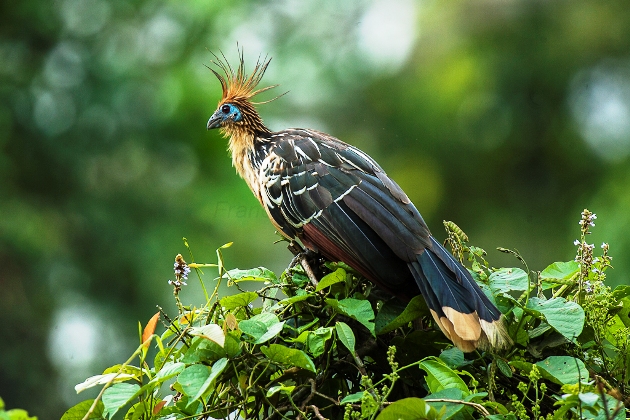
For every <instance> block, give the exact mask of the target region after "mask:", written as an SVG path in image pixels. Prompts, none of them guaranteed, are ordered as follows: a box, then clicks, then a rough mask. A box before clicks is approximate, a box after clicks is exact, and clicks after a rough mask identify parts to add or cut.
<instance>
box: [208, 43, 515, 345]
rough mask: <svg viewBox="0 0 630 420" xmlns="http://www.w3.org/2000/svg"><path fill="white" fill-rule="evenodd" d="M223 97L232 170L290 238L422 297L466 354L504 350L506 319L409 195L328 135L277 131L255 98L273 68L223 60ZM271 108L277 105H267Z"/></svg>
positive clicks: (217, 118)
mask: <svg viewBox="0 0 630 420" xmlns="http://www.w3.org/2000/svg"><path fill="white" fill-rule="evenodd" d="M215 58H216V61H213V63H214V64H215V65H216V66H217V67H218V69H217V70H218V71H216V70H214V69H212V68H210V70H212V72H213V73H214V74H215V76H216V77H217V78H218V79H219V82H220V83H221V87H222V88H223V97H222V98H221V100H220V101H219V105H218V108H217V110H216V111H215V112H214V113H213V114H212V116H211V117H210V119H209V120H208V125H207V128H208V129H212V128H220V129H221V131H222V133H223V134H224V135H225V136H226V137H228V138H229V151H230V153H231V155H232V164H233V165H234V167H235V168H236V171H237V172H238V174H239V175H240V176H241V177H242V178H243V179H245V181H246V182H247V185H248V186H249V188H250V189H251V190H252V192H253V193H254V195H255V196H256V198H257V199H258V201H260V203H261V204H262V206H263V207H264V209H265V211H266V212H267V215H268V216H269V219H270V220H271V223H273V225H274V226H275V227H276V229H277V230H278V231H279V232H280V233H281V234H282V235H284V236H285V237H287V238H289V239H291V240H294V239H296V238H297V239H299V240H300V241H301V242H302V243H303V244H304V245H305V246H306V247H307V248H309V249H311V250H314V251H317V252H319V253H321V254H323V255H324V256H325V257H326V258H328V259H329V260H331V261H343V262H345V263H346V264H348V265H349V266H351V267H352V268H354V269H355V270H357V271H358V272H359V273H361V274H362V275H363V276H365V277H366V278H368V279H369V280H371V281H372V282H373V283H375V284H376V285H377V286H379V287H380V288H381V289H384V290H385V291H387V292H389V293H391V294H393V295H395V296H398V297H401V298H407V299H409V298H410V297H413V296H415V295H418V293H421V294H422V295H423V296H424V299H425V300H426V303H427V305H428V307H429V309H430V311H431V314H432V315H433V317H434V318H435V321H436V323H437V325H438V326H439V327H440V329H441V330H442V332H443V333H444V335H446V337H448V338H449V339H450V340H451V341H452V342H453V343H454V344H455V345H456V346H457V347H459V348H460V349H461V350H463V351H465V352H471V351H473V350H475V349H476V348H478V347H480V348H489V347H493V348H503V347H506V346H508V345H509V343H510V338H509V336H508V335H507V333H506V331H505V328H504V326H503V319H502V315H501V312H499V310H498V309H497V308H496V307H495V306H494V305H493V304H492V303H491V302H490V300H489V299H488V298H487V297H486V295H485V294H484V293H483V291H482V290H481V289H480V288H479V286H478V285H477V283H475V281H474V279H473V278H472V276H471V275H470V273H469V272H468V271H467V270H466V269H465V268H464V267H463V266H462V265H461V264H460V263H459V262H458V261H457V260H456V259H455V258H454V257H453V256H452V255H451V254H450V253H449V252H448V251H446V250H445V249H444V248H443V247H442V245H441V244H440V243H439V242H438V241H437V240H435V238H434V237H433V236H431V233H430V232H429V228H428V227H427V225H426V223H425V222H424V220H423V219H422V216H421V215H420V213H419V212H418V210H416V207H415V206H414V205H413V203H412V202H411V201H410V200H409V198H408V197H407V195H406V194H405V193H404V191H403V190H402V189H401V188H400V187H399V186H398V185H397V184H396V183H395V182H394V181H393V180H392V179H391V178H389V177H388V176H387V174H386V173H385V171H384V170H383V169H382V168H381V167H380V166H379V165H378V163H376V162H375V161H374V159H372V158H371V157H370V156H368V155H367V154H366V153H364V152H362V151H361V150H359V149H357V148H356V147H353V146H351V145H349V144H346V143H344V142H342V141H340V140H338V139H336V138H335V137H332V136H330V135H328V134H325V133H322V132H319V131H316V130H309V129H300V128H292V129H287V130H282V131H271V130H270V129H269V128H267V126H266V125H265V124H264V123H263V121H262V119H261V117H260V115H259V114H258V112H257V111H256V108H255V107H254V105H259V104H261V103H263V102H259V103H257V102H253V101H252V98H253V97H254V96H256V95H258V94H259V93H261V92H264V91H266V90H268V89H271V88H273V87H275V86H269V87H265V88H262V89H256V86H257V85H258V83H259V82H260V80H261V78H262V77H263V74H264V73H265V70H266V69H267V66H268V65H269V61H270V60H267V59H265V60H262V61H260V60H259V61H258V62H257V63H256V67H255V68H254V70H253V72H252V73H251V74H249V75H248V74H246V73H245V69H244V61H243V54H242V51H241V53H240V63H239V66H238V68H237V69H236V71H234V70H233V69H232V67H231V66H230V64H229V63H228V62H227V60H226V59H225V56H223V57H222V59H221V58H219V57H217V56H216V55H215ZM267 102H269V101H267Z"/></svg>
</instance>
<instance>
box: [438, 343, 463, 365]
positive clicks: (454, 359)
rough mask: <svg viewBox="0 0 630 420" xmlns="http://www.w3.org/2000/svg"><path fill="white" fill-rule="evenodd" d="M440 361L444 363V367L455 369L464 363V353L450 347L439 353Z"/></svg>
mask: <svg viewBox="0 0 630 420" xmlns="http://www.w3.org/2000/svg"><path fill="white" fill-rule="evenodd" d="M440 359H441V360H442V361H443V362H444V363H446V365H447V366H448V367H450V368H452V369H457V368H458V367H460V366H463V365H464V364H465V363H466V359H465V358H464V353H463V352H462V351H461V350H460V349H458V348H457V347H451V348H450V349H447V350H444V351H443V352H442V353H440Z"/></svg>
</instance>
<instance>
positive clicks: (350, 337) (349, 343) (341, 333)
mask: <svg viewBox="0 0 630 420" xmlns="http://www.w3.org/2000/svg"><path fill="white" fill-rule="evenodd" d="M335 331H337V338H339V341H341V343H342V344H343V345H344V346H346V348H347V349H348V350H349V351H350V353H352V354H354V348H355V346H356V343H357V340H356V339H355V338H354V332H353V331H352V328H350V326H349V325H348V324H346V323H345V322H341V321H338V322H337V324H335Z"/></svg>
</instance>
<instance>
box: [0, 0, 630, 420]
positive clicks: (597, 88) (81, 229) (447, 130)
mask: <svg viewBox="0 0 630 420" xmlns="http://www.w3.org/2000/svg"><path fill="white" fill-rule="evenodd" d="M0 22H1V24H0V98H1V101H0V319H1V322H0V396H2V397H3V398H4V400H5V402H6V404H7V407H8V408H14V407H22V408H26V409H28V410H29V411H30V413H31V414H34V415H38V416H39V417H40V419H56V418H59V417H60V416H61V414H62V413H63V412H64V410H65V409H67V408H68V407H69V406H71V405H72V404H74V403H76V402H77V401H79V400H82V399H85V396H84V395H80V396H79V397H81V398H79V397H77V396H76V395H75V393H74V389H73V386H74V385H75V384H76V383H78V382H81V381H82V380H84V379H85V378H86V377H87V376H90V375H94V374H98V373H101V372H102V370H103V369H104V368H106V367H108V366H110V365H112V364H114V363H120V362H122V361H124V360H126V358H127V356H128V355H129V354H130V353H131V352H132V351H133V349H134V348H135V346H136V343H137V328H138V327H137V322H138V321H141V322H142V323H143V324H144V323H146V321H147V320H148V319H149V318H150V317H151V316H152V315H153V314H154V313H155V312H156V305H158V304H159V305H161V306H162V307H164V308H165V309H166V310H167V311H171V313H172V312H173V311H174V304H173V299H172V296H171V295H172V288H171V287H170V286H169V285H168V284H167V280H169V279H171V278H173V273H172V266H173V259H174V257H175V255H176V254H177V253H180V252H181V253H182V254H184V255H185V256H186V257H187V253H186V249H185V247H184V246H183V242H182V237H184V236H185V237H187V238H188V240H189V242H190V244H191V247H192V250H193V252H194V253H195V257H196V259H197V261H199V262H215V261H216V257H215V249H216V248H217V247H218V246H220V245H222V244H224V243H226V242H230V241H234V245H233V246H232V248H230V249H228V250H226V251H225V257H226V264H227V265H228V266H229V267H230V268H235V267H239V268H249V267H254V266H259V265H265V266H267V267H269V268H271V269H273V270H274V271H277V272H280V271H281V270H282V269H283V268H284V267H286V265H287V264H288V263H289V261H290V254H289V252H288V251H287V250H286V249H285V245H283V244H277V245H273V242H274V240H276V239H277V237H276V236H275V235H274V230H273V228H272V227H271V225H270V224H269V223H268V221H267V220H266V217H265V215H264V213H263V211H262V210H261V209H259V206H258V203H257V202H256V201H255V199H254V198H253V196H252V195H251V193H250V192H249V190H248V189H247V187H246V185H245V183H244V182H243V181H241V180H240V179H239V178H238V177H237V176H236V175H235V172H234V169H233V168H232V167H231V165H230V160H229V158H228V155H227V152H226V141H225V139H223V138H221V137H220V135H219V133H218V132H216V131H213V132H207V131H206V128H205V127H206V121H207V119H208V117H209V116H210V115H211V113H212V112H213V111H214V109H215V106H216V104H217V101H218V100H219V98H220V85H219V83H218V82H217V80H216V79H215V78H214V76H213V75H212V74H211V72H210V71H209V70H207V69H206V68H205V67H204V64H210V60H211V55H210V53H209V51H214V52H218V51H219V49H220V50H222V51H223V52H224V53H225V54H226V56H227V57H228V59H230V61H231V62H232V63H234V62H235V60H236V58H237V52H236V45H237V42H238V43H239V45H240V46H242V47H243V48H244V51H245V58H246V61H247V63H249V68H250V69H251V68H252V67H253V64H254V63H255V61H256V59H257V58H258V56H259V55H260V54H262V55H263V56H264V55H265V54H269V55H270V56H271V57H273V61H272V63H271V66H270V67H269V70H268V72H267V75H266V76H265V78H264V80H263V83H265V84H266V85H267V84H275V83H279V84H281V87H280V88H278V89H276V91H277V93H282V92H283V91H287V90H288V91H289V93H288V94H287V95H285V96H283V97H282V98H281V99H278V100H277V101H274V102H272V103H270V104H267V105H263V106H261V108H260V111H261V113H262V115H263V117H264V119H265V121H266V123H267V125H268V126H269V127H270V128H272V129H277V130H279V129H283V128H288V127H296V126H297V127H309V128H315V129H319V130H322V131H326V132H329V133H330V134H332V135H335V136H336V137H338V138H340V139H342V140H344V141H346V142H350V143H352V144H354V145H356V146H358V147H360V148H362V149H363V150H365V151H366V152H368V153H369V154H371V155H372V156H373V157H374V158H376V159H377V160H378V161H379V162H380V163H381V165H382V166H383V167H384V168H385V170H386V171H388V173H389V174H390V175H391V176H392V177H393V178H394V179H396V180H397V181H398V182H399V183H400V184H401V186H402V187H403V188H404V189H405V190H406V191H407V193H408V194H409V196H410V197H411V198H412V200H413V201H414V202H415V203H416V206H417V207H418V208H419V210H420V211H421V212H422V214H423V215H424V217H425V219H426V220H427V222H428V224H429V226H430V227H431V228H432V229H433V232H434V233H435V235H436V236H437V237H438V238H440V239H443V238H444V233H443V229H442V220H443V219H447V220H453V221H455V222H456V223H457V224H458V225H459V226H460V227H461V228H462V229H464V231H465V232H467V233H468V235H469V236H470V239H471V243H472V244H474V245H477V246H481V247H483V248H485V249H486V250H488V252H489V256H488V258H489V260H490V262H491V263H492V264H493V265H495V266H499V265H512V266H515V265H517V264H518V263H517V261H516V260H515V259H513V258H512V257H510V256H507V255H504V254H500V253H498V252H497V251H495V250H494V249H495V248H496V247H497V246H503V247H509V248H517V249H518V250H519V251H520V252H521V253H522V255H523V256H524V257H525V259H526V260H527V261H528V263H529V265H530V268H532V269H536V270H541V269H543V268H544V267H545V266H546V265H547V264H549V263H551V262H554V261H566V260H570V259H572V258H573V257H574V254H575V247H574V246H573V240H574V239H576V238H577V237H578V236H579V228H578V220H579V214H580V212H581V211H582V209H584V208H585V207H588V208H589V209H590V210H592V211H593V212H595V213H597V215H598V217H599V218H598V220H597V226H596V227H595V228H594V234H593V235H592V237H591V239H592V242H594V243H595V244H596V245H600V244H601V242H602V241H607V242H610V244H611V246H610V249H611V251H610V252H611V255H613V257H614V260H613V265H614V267H615V269H614V270H613V271H611V272H610V275H609V278H610V281H611V284H613V285H614V284H623V283H626V284H628V283H630V281H629V280H628V273H629V272H630V259H629V258H628V257H627V256H628V255H630V164H629V163H630V159H629V155H630V8H629V7H628V3H627V1H621V0H619V1H607V2H598V1H577V0H576V1H530V0H520V1H519V0H501V1H499V0H495V1H492V0H490V1H451V2H437V1H422V2H419V1H418V2H416V1H413V0H376V1H357V0H351V1H343V2H340V1H333V0H326V1H302V0H292V1H289V0H283V1H262V0H260V1H217V0H206V1H198V0H197V1H165V0H146V1H107V0H58V1H43V0H31V1H22V2H16V1H12V2H9V1H7V2H3V3H2V4H1V5H0ZM265 95H267V97H262V98H261V100H264V99H270V98H272V97H273V96H274V94H273V93H271V92H270V93H268V94H265ZM213 274H214V273H213V272H208V276H207V278H208V279H211V278H212V277H213ZM189 284H190V286H189V287H188V288H187V289H186V290H185V291H184V292H183V296H182V299H183V300H184V302H190V303H194V304H197V303H201V302H202V295H201V293H200V288H199V286H198V282H197V280H196V279H195V278H193V277H191V279H190V281H189Z"/></svg>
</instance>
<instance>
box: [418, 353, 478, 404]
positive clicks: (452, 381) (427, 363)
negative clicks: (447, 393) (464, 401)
mask: <svg viewBox="0 0 630 420" xmlns="http://www.w3.org/2000/svg"><path fill="white" fill-rule="evenodd" d="M419 367H420V369H422V370H424V371H425V372H426V373H427V377H426V382H427V385H428V386H429V390H430V391H431V392H432V393H436V392H439V391H442V390H443V389H449V388H457V389H459V390H461V391H462V392H463V393H464V395H468V394H470V390H469V389H468V386H466V383H465V382H464V380H463V379H462V378H460V377H459V375H458V374H457V373H455V372H454V371H453V370H452V369H451V368H449V367H448V366H446V365H445V364H444V363H443V362H442V361H441V360H440V359H438V358H436V357H428V358H427V359H425V360H423V361H422V362H420V364H419Z"/></svg>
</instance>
